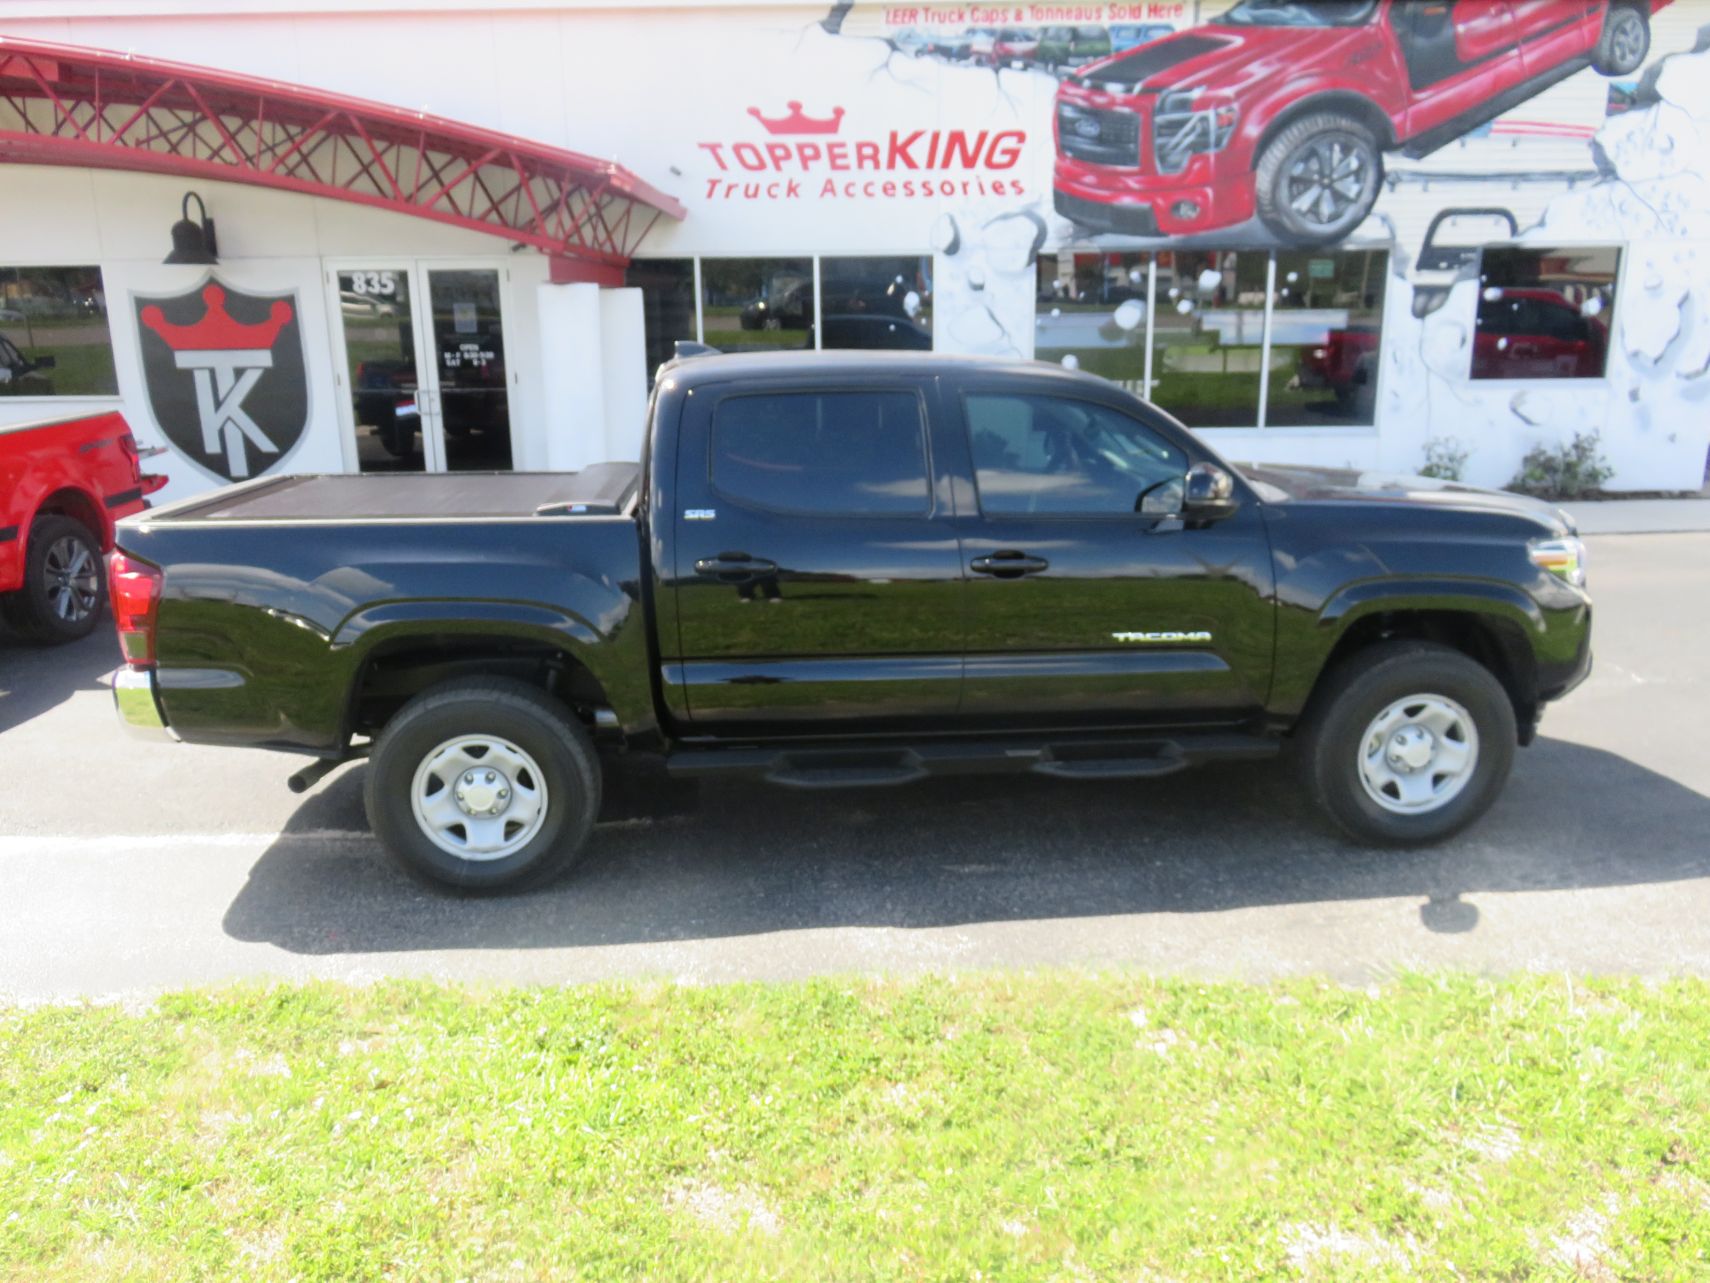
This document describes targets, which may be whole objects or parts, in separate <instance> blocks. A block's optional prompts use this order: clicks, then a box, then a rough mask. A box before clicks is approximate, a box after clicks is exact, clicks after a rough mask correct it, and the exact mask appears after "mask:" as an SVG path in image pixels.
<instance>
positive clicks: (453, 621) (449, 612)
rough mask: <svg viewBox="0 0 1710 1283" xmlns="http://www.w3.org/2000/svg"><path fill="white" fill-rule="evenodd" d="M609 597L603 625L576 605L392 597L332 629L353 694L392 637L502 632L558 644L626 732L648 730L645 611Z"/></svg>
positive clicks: (496, 634) (650, 707) (416, 639)
mask: <svg viewBox="0 0 1710 1283" xmlns="http://www.w3.org/2000/svg"><path fill="white" fill-rule="evenodd" d="M606 604H607V605H610V606H612V607H614V609H613V610H611V611H609V612H608V613H606V614H605V615H604V616H602V617H601V622H602V623H605V624H607V625H608V626H609V630H608V631H606V632H602V631H601V630H600V629H599V628H596V627H595V625H594V624H592V623H590V622H589V621H588V620H587V619H585V618H583V617H581V616H580V615H578V614H576V613H573V612H571V611H567V610H557V609H554V608H552V607H549V606H542V605H538V604H534V603H528V602H511V601H470V600H439V601H400V602H387V603H382V604H379V605H376V606H371V607H368V608H367V609H364V610H360V611H357V612H356V613H355V614H353V615H351V616H350V617H349V618H347V619H346V620H345V621H344V622H343V623H342V624H341V625H340V626H339V629H338V631H337V633H336V634H335V635H334V636H333V638H332V646H333V649H334V650H335V651H338V650H344V651H346V653H347V654H348V655H349V656H350V659H349V661H348V671H349V672H350V673H351V675H352V681H351V686H350V692H351V696H352V698H354V695H355V691H356V689H357V686H358V684H359V682H358V679H359V677H360V675H361V673H362V671H363V669H364V667H365V666H366V664H367V662H368V661H369V659H370V658H371V657H373V656H374V655H375V654H377V653H379V652H381V651H383V650H386V649H389V648H391V646H392V645H393V644H394V643H400V642H402V643H411V642H420V641H421V640H422V639H424V638H427V637H444V638H457V637H484V638H486V637H502V638H506V639H509V640H512V641H515V642H519V643H524V644H528V645H532V646H538V647H541V648H544V649H547V650H550V651H556V652H558V653H560V654H562V655H563V656H564V657H565V658H566V659H567V660H569V661H570V662H572V663H574V664H577V665H579V666H580V667H582V668H584V669H586V670H587V672H588V673H589V674H590V675H591V676H592V677H593V678H594V680H595V681H597V682H598V683H599V684H600V686H601V687H602V688H603V689H604V690H605V692H606V696H607V698H608V699H609V700H610V701H611V708H612V711H613V712H614V713H616V714H617V718H618V723H619V725H620V726H622V727H623V728H624V730H625V731H626V733H629V734H643V733H646V732H648V731H651V730H653V729H654V727H655V725H656V719H655V717H654V711H653V698H652V692H651V690H650V688H649V685H648V681H647V671H648V660H647V653H646V647H645V638H644V637H642V636H641V633H642V630H643V616H642V613H641V611H640V609H639V604H638V603H636V602H634V601H632V600H630V599H629V598H627V597H623V596H622V595H621V594H617V600H616V601H613V602H608V603H606Z"/></svg>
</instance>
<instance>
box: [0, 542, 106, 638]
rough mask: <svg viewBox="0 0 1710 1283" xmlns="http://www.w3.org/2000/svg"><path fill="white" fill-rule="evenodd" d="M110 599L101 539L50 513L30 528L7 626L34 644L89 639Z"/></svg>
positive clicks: (8, 602) (7, 609)
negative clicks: (20, 581)
mask: <svg viewBox="0 0 1710 1283" xmlns="http://www.w3.org/2000/svg"><path fill="white" fill-rule="evenodd" d="M106 595H107V575H106V568H105V567H104V566H103V565H102V562H101V541H100V540H99V539H97V538H96V537H95V535H94V533H93V532H92V531H91V530H90V529H89V527H88V526H86V525H84V524H83V523H82V522H81V521H78V520H77V519H75V518H73V517H65V516H60V515H58V514H55V513H50V514H49V515H47V516H44V517H37V518H36V520H35V522H34V523H33V524H32V525H31V526H30V542H29V543H28V544H27V545H26V546H25V549H24V583H23V586H22V587H21V588H19V589H18V591H17V592H14V593H10V594H8V595H7V596H6V598H5V607H4V609H5V613H6V622H7V623H8V624H10V625H11V626H12V627H13V628H15V629H17V630H18V632H19V633H20V634H21V635H22V636H24V637H26V638H28V639H29V640H31V641H38V642H71V641H77V640H78V639H79V638H81V637H87V636H88V635H89V634H90V633H91V632H93V631H94V630H95V624H96V622H97V621H98V620H99V619H100V618H101V602H102V599H103V598H105V597H106Z"/></svg>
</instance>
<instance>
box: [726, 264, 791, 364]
mask: <svg viewBox="0 0 1710 1283" xmlns="http://www.w3.org/2000/svg"><path fill="white" fill-rule="evenodd" d="M701 333H702V341H703V342H705V343H708V344H711V345H712V346H713V347H716V348H718V349H719V350H720V351H721V352H753V351H764V350H768V349H778V348H811V347H813V345H814V343H813V260H812V259H811V258H703V259H702V260H701Z"/></svg>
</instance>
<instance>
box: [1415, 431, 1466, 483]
mask: <svg viewBox="0 0 1710 1283" xmlns="http://www.w3.org/2000/svg"><path fill="white" fill-rule="evenodd" d="M1469 453H1471V452H1470V451H1469V450H1467V448H1466V447H1465V446H1463V445H1462V444H1461V443H1460V442H1459V441H1457V440H1456V439H1455V438H1454V437H1432V438H1431V439H1430V440H1429V441H1427V442H1426V443H1425V466H1424V467H1423V468H1421V469H1419V475H1420V476H1422V477H1435V478H1437V480H1439V481H1459V480H1460V479H1461V478H1462V476H1464V475H1465V473H1466V468H1467V455H1468V454H1469Z"/></svg>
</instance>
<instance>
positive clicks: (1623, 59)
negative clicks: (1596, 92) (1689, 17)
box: [1591, 4, 1651, 76]
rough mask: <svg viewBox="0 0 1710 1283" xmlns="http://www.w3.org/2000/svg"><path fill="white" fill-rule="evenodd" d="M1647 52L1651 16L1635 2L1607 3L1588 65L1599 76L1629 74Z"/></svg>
mask: <svg viewBox="0 0 1710 1283" xmlns="http://www.w3.org/2000/svg"><path fill="white" fill-rule="evenodd" d="M1650 51H1651V21H1650V15H1649V14H1647V13H1646V12H1645V11H1644V10H1643V9H1641V8H1639V6H1638V5H1635V4H1612V5H1610V6H1609V8H1608V10H1607V11H1606V12H1605V13H1604V15H1603V30H1602V32H1601V33H1599V35H1598V37H1597V44H1596V45H1595V46H1593V47H1592V50H1591V65H1592V66H1593V67H1595V68H1597V71H1598V73H1599V74H1600V75H1605V76H1628V75H1631V74H1632V73H1633V72H1635V71H1637V70H1638V69H1639V67H1640V65H1641V64H1642V63H1643V62H1644V61H1645V55H1646V54H1648V53H1649V52H1650Z"/></svg>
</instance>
